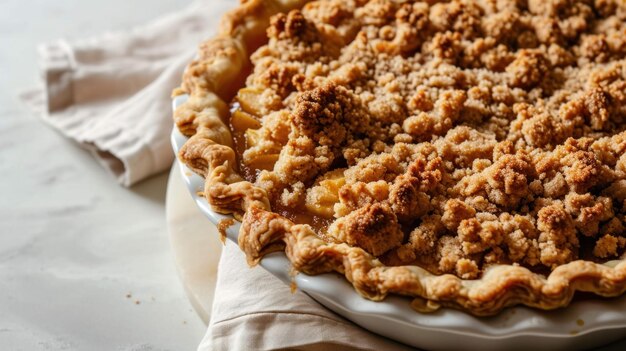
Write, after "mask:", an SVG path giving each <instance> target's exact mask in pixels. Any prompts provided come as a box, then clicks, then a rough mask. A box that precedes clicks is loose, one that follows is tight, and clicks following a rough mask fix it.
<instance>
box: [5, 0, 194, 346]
mask: <svg viewBox="0 0 626 351" xmlns="http://www.w3.org/2000/svg"><path fill="white" fill-rule="evenodd" d="M188 2H189V1H176V0H158V1H148V0H134V1H125V0H107V1H103V0H94V1H80V0H55V1H48V0H29V1H18V0H2V1H0V48H1V49H0V72H1V75H0V76H1V77H2V78H1V79H0V350H142V351H147V350H193V349H195V348H196V346H197V345H198V343H199V342H200V340H201V338H202V336H203V335H204V331H205V326H204V324H203V323H202V321H201V319H200V318H199V317H198V315H197V314H196V313H195V311H194V310H193V308H192V306H191V304H190V303H189V300H188V299H187V296H186V295H185V291H184V288H183V286H182V284H181V283H180V279H179V277H178V275H177V272H176V265H175V263H174V262H175V261H174V258H173V254H172V250H171V248H170V245H169V240H168V234H167V229H166V223H165V218H166V217H165V205H164V204H165V191H166V183H167V178H168V176H167V174H162V175H159V176H155V177H153V178H151V179H149V180H147V181H145V182H143V183H141V184H139V185H137V186H135V187H133V188H131V189H130V190H129V189H125V188H123V187H121V186H119V185H118V184H117V183H116V182H115V180H114V179H113V178H112V177H111V176H110V175H109V174H107V173H106V172H105V171H104V170H103V168H102V167H101V166H100V165H99V164H98V163H97V162H96V161H95V160H94V159H93V158H92V156H91V155H89V154H88V153H87V152H86V151H83V150H81V149H80V148H78V147H77V146H76V145H75V144H73V143H72V142H70V141H68V140H66V139H64V138H63V137H62V136H61V135H59V134H58V133H57V132H55V131H54V130H52V129H51V128H49V127H48V126H46V125H44V124H43V123H42V122H41V121H40V120H39V118H38V117H37V116H35V115H33V114H32V113H31V112H30V111H29V110H28V109H27V108H26V107H24V106H23V105H22V104H21V103H20V102H19V101H18V97H17V96H18V94H19V93H20V92H21V91H23V90H25V89H27V88H31V87H33V86H35V85H36V84H37V80H38V79H37V76H38V71H37V57H36V45H37V44H38V43H41V42H47V41H51V40H55V39H57V38H60V37H65V38H69V39H78V38H83V37H88V36H92V35H98V34H100V33H102V32H104V31H107V30H124V29H126V28H130V27H132V26H134V25H139V24H142V23H145V22H146V21H149V20H151V19H154V18H157V17H159V16H160V15H162V14H165V13H168V12H170V11H174V10H176V9H177V8H180V7H181V6H184V5H186V4H187V3H188Z"/></svg>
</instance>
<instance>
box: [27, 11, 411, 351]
mask: <svg viewBox="0 0 626 351" xmlns="http://www.w3.org/2000/svg"><path fill="white" fill-rule="evenodd" d="M236 5H237V2H236V1H234V0H204V1H196V2H194V3H193V4H191V5H190V6H189V7H187V8H185V9H184V10H181V11H180V12H178V13H175V14H172V15H169V16H167V17H164V18H162V19H159V20H156V21H154V22H152V23H149V24H147V25H145V26H142V27H138V28H135V29H133V30H130V31H128V32H123V33H108V34H105V35H102V36H100V37H97V38H91V39H86V40H81V41H77V42H68V41H65V40H59V41H57V42H54V43H49V44H43V45H41V46H40V48H39V55H40V61H41V62H40V65H41V71H42V72H41V73H42V78H43V84H42V87H40V88H37V89H34V90H32V91H29V92H26V93H25V94H23V95H22V98H23V100H24V101H25V102H26V103H27V104H28V105H30V106H31V107H33V108H34V109H35V110H36V111H37V112H39V113H40V114H41V115H42V118H43V119H44V121H46V122H47V123H49V124H50V125H52V126H53V127H55V128H56V129H58V130H59V131H60V132H61V133H63V134H64V135H65V136H67V137H68V138H70V139H73V140H75V141H76V142H78V143H79V144H80V145H81V146H83V147H85V148H87V149H89V150H90V151H91V152H92V153H93V154H94V156H95V157H96V158H97V159H98V160H99V161H100V162H101V163H102V164H103V166H104V167H105V168H106V169H108V170H109V171H111V172H112V173H113V174H114V175H115V176H116V177H117V179H118V181H119V182H120V183H121V184H123V185H125V186H130V185H132V184H134V183H136V182H138V181H140V180H142V179H144V178H146V177H148V176H151V175H153V174H155V173H158V172H160V171H163V170H166V169H169V168H170V167H171V164H172V161H173V153H172V151H171V147H170V143H169V134H170V131H171V128H172V125H173V122H172V111H171V99H170V93H171V91H172V89H173V88H174V87H176V86H177V85H179V83H180V79H181V75H182V71H183V69H184V67H185V65H186V64H187V63H188V62H189V61H190V60H191V59H192V58H193V56H194V55H195V52H196V48H197V46H198V44H199V43H200V42H201V41H202V40H204V39H207V38H210V37H211V36H212V35H213V34H214V33H215V30H216V28H217V27H218V23H219V20H220V18H221V16H222V14H223V13H224V12H225V11H226V10H228V9H230V8H232V7H234V6H236ZM329 348H332V349H343V350H345V349H361V350H392V351H393V350H404V349H406V348H405V347H404V346H401V345H399V344H397V343H394V342H392V341H389V340H387V339H384V338H382V337H379V336H376V335H374V334H371V333H369V332H367V331H365V330H364V329H361V328H360V327H357V326H356V325H354V324H352V323H350V322H349V321H347V320H345V319H343V318H341V317H339V316H337V315H335V314H333V313H332V312H330V311H328V310H326V309H325V308H324V307H322V306H321V305H319V304H317V303H316V302H315V301H313V300H312V299H311V298H309V297H308V296H307V295H305V294H303V293H301V292H297V293H295V294H292V293H291V292H290V288H289V287H288V286H286V285H285V284H283V283H282V282H280V281H279V280H278V279H277V278H275V277H273V276H272V275H270V274H269V273H268V272H266V271H264V270H263V269H262V268H255V269H250V268H249V267H248V266H247V264H246V260H245V258H244V257H243V254H242V253H241V251H240V250H239V248H238V247H237V246H236V245H234V244H232V243H230V242H229V243H228V244H227V245H226V248H225V249H224V250H223V254H222V257H221V262H220V264H219V269H218V282H217V289H216V296H215V299H214V303H213V313H212V317H211V323H210V325H209V328H208V330H207V333H206V335H205V337H204V339H203V341H202V344H201V345H200V346H199V350H202V351H203V350H211V351H213V350H235V351H236V350H270V349H301V350H327V349H329Z"/></svg>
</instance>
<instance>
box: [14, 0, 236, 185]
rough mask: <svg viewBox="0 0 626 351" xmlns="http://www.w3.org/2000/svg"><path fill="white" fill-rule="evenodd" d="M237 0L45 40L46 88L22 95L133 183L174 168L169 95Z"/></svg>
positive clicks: (207, 3)
mask: <svg viewBox="0 0 626 351" xmlns="http://www.w3.org/2000/svg"><path fill="white" fill-rule="evenodd" d="M235 5H237V2H236V1H232V0H231V1H227V0H219V1H216V0H205V1H196V2H194V3H192V4H191V5H190V6H188V7H187V8H185V9H183V10H181V11H180V12H177V13H174V14H171V15H169V16H166V17H164V18H161V19H158V20H156V21H154V22H152V23H149V24H147V25H145V26H142V27H138V28H135V29H132V30H130V31H128V32H121V33H107V34H105V35H103V36H100V37H97V38H91V39H86V40H80V41H77V42H72V43H70V42H67V41H65V40H59V41H57V42H54V43H49V44H43V45H41V46H40V47H39V58H40V66H41V71H42V76H43V84H42V87H40V88H37V89H35V90H32V91H29V92H26V93H24V94H23V95H22V98H23V100H25V101H26V103H27V104H29V105H31V106H32V107H33V108H34V109H35V110H36V111H38V112H39V113H41V115H42V117H43V119H44V120H45V121H46V122H48V123H49V124H51V125H52V126H54V127H56V128H57V129H58V130H59V131H60V132H61V133H63V134H64V135H66V136H67V137H69V138H70V139H73V140H75V141H77V142H78V143H79V144H80V145H82V146H84V147H85V148H87V149H88V150H90V151H91V152H92V153H93V154H94V156H95V157H96V158H97V159H98V160H99V161H100V163H102V165H103V166H104V167H105V168H106V169H108V170H109V171H111V172H112V173H113V175H115V176H116V177H117V179H118V181H119V182H120V183H121V184H123V185H125V186H130V185H132V184H134V183H136V182H138V181H140V180H142V179H145V178H147V177H149V176H151V175H153V174H156V173H159V172H161V171H164V170H166V169H169V168H170V167H171V165H172V161H173V159H174V155H173V153H172V149H171V147H170V143H169V134H170V131H171V130H172V111H171V107H170V106H171V103H170V94H171V92H172V89H173V88H175V87H176V86H178V85H179V84H180V79H181V75H182V72H183V69H184V68H185V65H186V64H187V63H188V62H189V61H190V60H191V59H192V58H193V56H194V54H195V52H196V51H197V50H196V48H197V46H198V43H199V42H201V41H202V40H204V39H206V38H209V37H211V36H212V35H213V34H214V33H215V31H216V29H217V27H218V23H219V20H220V17H221V16H222V14H223V13H224V12H225V11H226V10H227V9H229V8H232V7H234V6H235Z"/></svg>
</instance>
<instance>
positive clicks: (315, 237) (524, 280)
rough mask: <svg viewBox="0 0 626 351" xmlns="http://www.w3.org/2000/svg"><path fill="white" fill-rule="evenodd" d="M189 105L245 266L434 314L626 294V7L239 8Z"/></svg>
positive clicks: (207, 171) (191, 133)
mask: <svg viewBox="0 0 626 351" xmlns="http://www.w3.org/2000/svg"><path fill="white" fill-rule="evenodd" d="M174 94H175V95H181V94H186V95H188V99H187V101H186V102H185V103H184V104H183V105H182V106H180V107H179V108H178V109H177V110H176V111H175V113H174V119H175V123H176V126H177V127H178V129H179V130H180V132H182V133H183V134H184V135H186V136H188V137H189V139H188V141H187V142H186V144H185V145H184V147H183V148H182V149H181V151H180V154H179V157H180V159H181V160H182V161H183V162H184V163H185V164H186V165H187V166H188V167H189V168H190V169H192V170H193V171H194V172H196V173H198V174H199V175H201V176H203V177H204V178H205V179H206V182H205V187H204V189H203V195H204V197H205V198H206V200H207V201H208V202H209V203H210V204H211V206H212V208H213V209H214V210H215V211H217V212H219V213H224V214H232V215H233V216H234V217H235V218H236V219H238V220H240V221H241V222H242V225H241V230H240V232H239V246H240V247H241V249H242V250H243V251H244V252H245V254H246V256H247V259H248V262H249V263H250V264H255V263H257V262H258V261H259V260H261V259H262V258H263V256H264V255H266V254H267V253H269V252H273V251H284V252H285V254H286V255H287V257H288V258H289V260H290V261H291V263H292V265H293V268H294V269H295V270H297V271H300V272H304V273H306V274H320V273H325V272H337V273H340V274H342V275H345V278H346V279H347V280H348V281H349V282H350V283H352V284H353V285H354V288H355V289H356V291H357V292H358V293H359V294H361V295H362V296H363V297H365V298H368V299H372V300H382V299H384V298H385V296H387V295H388V294H399V295H405V296H409V297H411V298H413V302H412V304H411V305H412V307H413V308H414V309H416V310H418V311H421V312H429V311H434V310H436V309H438V308H439V307H441V306H447V307H453V308H458V309H462V310H465V311H468V312H470V313H473V314H475V315H490V314H495V313H497V312H499V311H500V310H501V309H503V308H504V307H507V306H511V305H516V304H523V305H527V306H530V307H535V308H540V309H554V308H558V307H562V306H566V305H567V304H568V303H569V302H570V301H571V300H572V298H573V296H574V294H575V292H576V291H581V292H591V293H594V294H597V295H600V296H605V297H608V296H618V295H620V294H623V293H624V291H626V254H625V252H626V229H625V228H626V2H624V1H623V0H475V1H472V0H450V1H434V0H426V1H399V0H318V1H302V0H266V1H262V0H247V1H242V3H241V5H240V6H239V7H238V8H237V9H235V10H234V11H232V12H230V13H229V14H227V15H226V16H225V17H224V18H223V20H222V23H221V26H220V28H219V34H218V35H217V36H216V37H215V38H212V39H210V40H208V41H206V42H205V43H203V44H201V46H200V49H199V52H198V55H197V57H196V59H195V60H194V61H193V62H191V63H190V64H189V66H188V68H187V69H186V71H185V73H184V76H183V81H182V84H181V86H180V87H179V88H178V89H176V91H175V92H174Z"/></svg>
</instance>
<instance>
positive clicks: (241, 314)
mask: <svg viewBox="0 0 626 351" xmlns="http://www.w3.org/2000/svg"><path fill="white" fill-rule="evenodd" d="M281 349H290V350H293V349H295V350H389V351H394V350H409V348H408V347H406V346H402V345H400V344H398V343H395V342H393V341H391V340H389V339H385V338H383V337H380V336H377V335H375V334H372V333H370V332H368V331H366V330H364V329H362V328H360V327H358V326H356V325H354V324H353V323H351V322H349V321H347V320H345V319H343V318H341V317H339V316H338V315H336V314H334V313H332V312H330V311H329V310H327V309H325V308H324V307H322V306H321V305H319V304H318V303H317V302H315V301H314V300H312V299H311V298H310V297H308V296H307V295H306V294H304V293H302V292H300V291H298V292H296V293H295V294H292V293H291V291H290V288H289V287H288V286H287V285H286V284H284V283H283V282H281V281H280V280H278V278H276V277H274V276H273V275H271V274H270V273H268V272H267V271H265V270H264V269H263V268H261V267H256V268H252V269H251V268H249V267H248V265H247V264H246V258H245V256H244V255H243V253H242V252H241V250H240V249H239V247H237V245H235V244H234V243H232V242H230V241H227V242H226V246H225V247H224V250H223V251H222V257H221V258H220V263H219V268H218V274H217V287H216V292H215V297H214V300H213V310H212V312H211V321H210V323H209V328H208V331H207V334H206V335H205V337H204V339H203V340H202V343H201V344H200V346H199V347H198V350H199V351H210V350H211V351H212V350H281Z"/></svg>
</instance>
